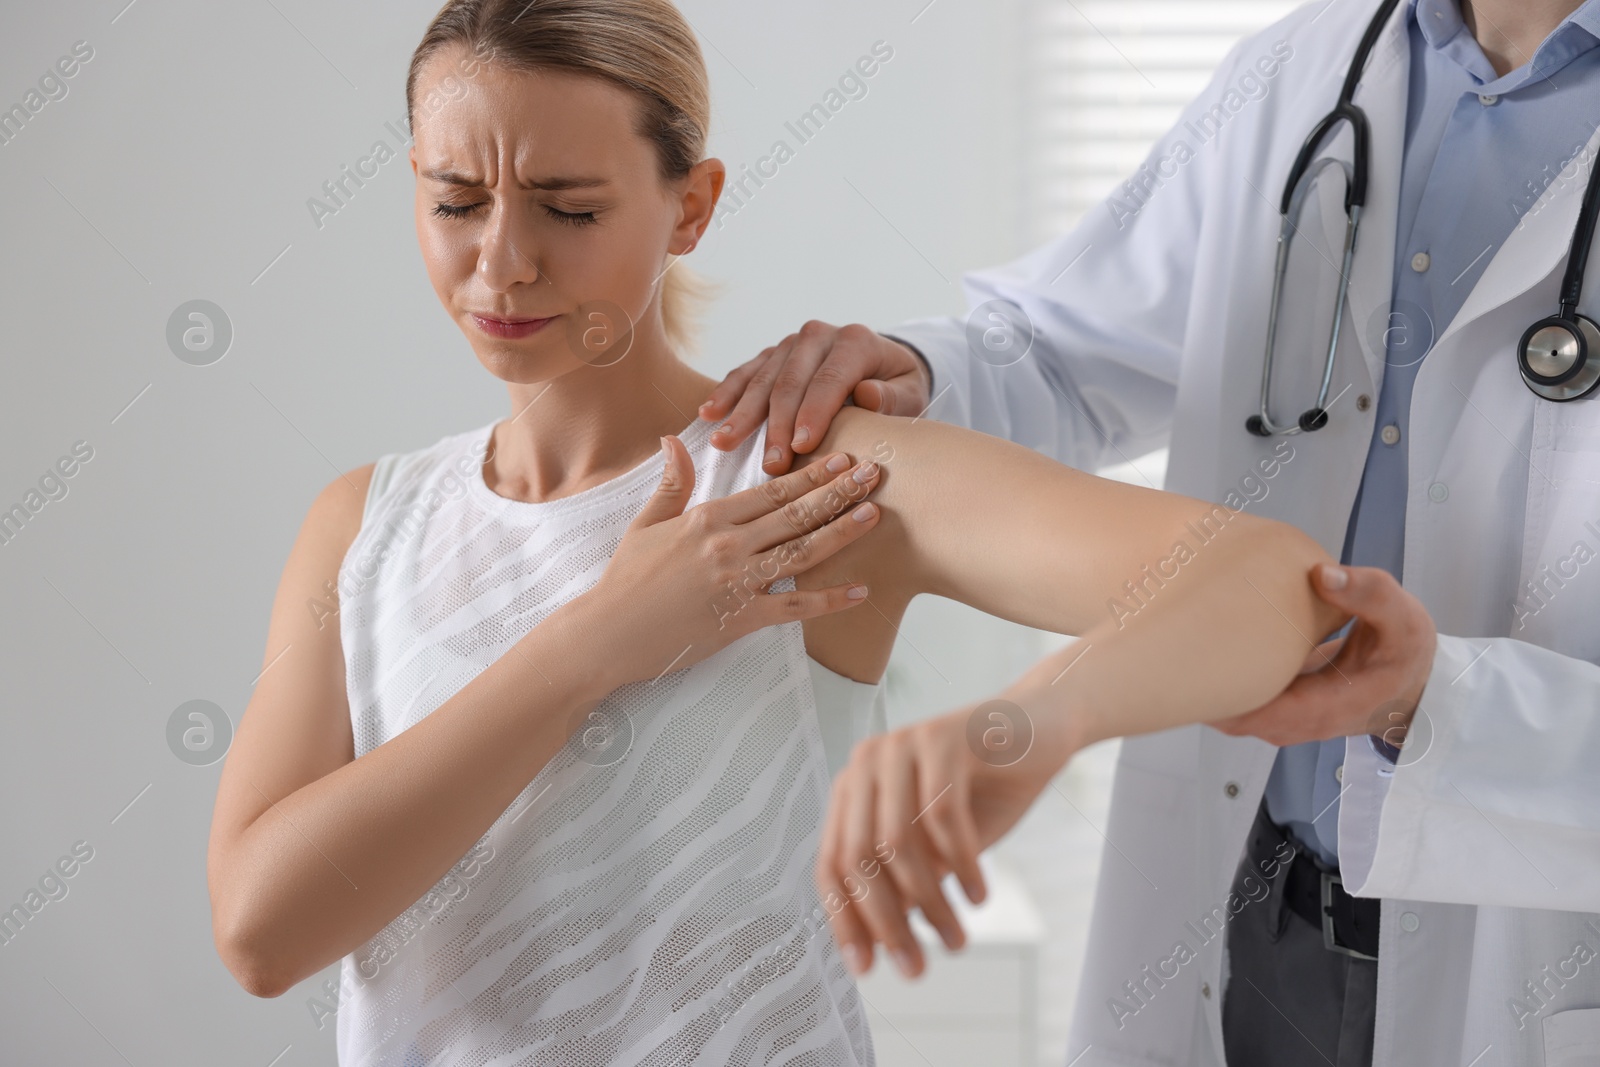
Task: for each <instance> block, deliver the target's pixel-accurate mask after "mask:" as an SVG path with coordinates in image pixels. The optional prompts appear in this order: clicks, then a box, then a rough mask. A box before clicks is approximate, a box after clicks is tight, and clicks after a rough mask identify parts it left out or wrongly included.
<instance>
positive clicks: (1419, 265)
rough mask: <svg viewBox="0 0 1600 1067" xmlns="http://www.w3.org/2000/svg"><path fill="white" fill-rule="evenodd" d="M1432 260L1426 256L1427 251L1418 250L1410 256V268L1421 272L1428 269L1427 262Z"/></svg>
mask: <svg viewBox="0 0 1600 1067" xmlns="http://www.w3.org/2000/svg"><path fill="white" fill-rule="evenodd" d="M1432 262H1433V260H1432V259H1430V258H1428V253H1426V252H1418V253H1417V254H1416V255H1414V256H1412V257H1411V269H1412V270H1414V271H1416V272H1417V273H1418V274H1421V273H1422V272H1423V271H1425V270H1427V269H1428V264H1430V263H1432Z"/></svg>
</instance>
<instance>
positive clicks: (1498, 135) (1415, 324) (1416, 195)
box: [1265, 0, 1600, 865]
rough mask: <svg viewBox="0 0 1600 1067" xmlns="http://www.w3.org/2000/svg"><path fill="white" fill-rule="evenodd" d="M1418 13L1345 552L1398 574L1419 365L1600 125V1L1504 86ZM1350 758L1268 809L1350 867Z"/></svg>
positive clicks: (1320, 750) (1413, 4)
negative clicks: (1346, 828)
mask: <svg viewBox="0 0 1600 1067" xmlns="http://www.w3.org/2000/svg"><path fill="white" fill-rule="evenodd" d="M1407 6H1408V12H1407V24H1408V33H1409V35H1410V46H1411V79H1410V87H1409V92H1410V97H1409V103H1408V107H1407V111H1406V133H1405V155H1404V158H1403V161H1402V169H1401V177H1400V202H1399V214H1398V218H1397V221H1396V228H1395V238H1396V240H1395V257H1394V258H1395V262H1394V296H1393V302H1392V305H1391V307H1392V311H1391V314H1390V318H1389V330H1388V334H1387V341H1388V344H1387V355H1386V360H1385V367H1384V373H1383V383H1382V387H1381V388H1380V389H1379V391H1378V406H1377V419H1376V420H1375V421H1374V424H1373V436H1372V443H1371V445H1370V446H1369V449H1368V452H1367V464H1366V467H1365V469H1364V471H1363V473H1362V477H1361V488H1360V489H1359V491H1358V492H1357V494H1356V501H1355V507H1354V510H1353V511H1352V513H1351V516H1350V525H1349V527H1348V529H1347V531H1346V534H1345V542H1344V551H1343V555H1342V559H1343V562H1345V563H1347V564H1351V565H1354V566H1365V567H1382V568H1383V569H1384V570H1386V571H1388V572H1389V573H1390V574H1392V575H1394V576H1395V577H1396V578H1397V579H1399V578H1403V575H1402V574H1401V573H1400V571H1401V561H1402V559H1403V550H1404V544H1405V518H1406V437H1407V432H1408V428H1409V413H1410V407H1411V387H1412V383H1413V382H1415V380H1416V375H1417V368H1418V367H1419V366H1420V365H1421V363H1422V360H1423V358H1424V357H1425V356H1426V355H1427V353H1428V350H1429V349H1430V348H1431V347H1432V345H1433V342H1434V340H1436V339H1437V338H1438V337H1439V335H1440V334H1441V333H1443V332H1444V329H1445V327H1446V326H1448V325H1449V323H1450V320H1451V319H1452V318H1453V317H1454V316H1455V314H1456V312H1457V311H1458V310H1460V308H1461V305H1462V304H1463V303H1464V302H1465V301H1466V299H1467V294H1468V293H1469V292H1471V291H1472V287H1473V285H1474V284H1476V282H1477V280H1478V278H1479V276H1480V275H1482V273H1483V271H1484V269H1485V268H1486V267H1487V266H1488V264H1489V260H1490V259H1492V258H1493V257H1494V254H1495V251H1496V250H1497V249H1498V248H1499V247H1500V245H1501V244H1502V243H1504V241H1505V239H1506V238H1507V237H1508V236H1510V234H1511V232H1512V230H1513V229H1514V228H1515V227H1516V224H1517V222H1518V220H1519V219H1520V218H1521V217H1522V215H1523V213H1524V212H1526V211H1527V209H1528V208H1530V207H1532V206H1533V204H1534V202H1535V201H1537V200H1538V199H1539V196H1540V194H1541V193H1543V192H1544V190H1545V188H1546V187H1547V186H1548V185H1549V184H1550V182H1551V181H1552V180H1553V179H1554V178H1555V177H1556V175H1557V174H1559V173H1560V171H1561V169H1562V167H1563V166H1564V165H1565V164H1566V162H1567V161H1568V160H1569V159H1571V158H1572V157H1573V156H1575V155H1576V154H1577V153H1578V152H1580V151H1581V150H1582V149H1583V148H1584V146H1585V145H1586V144H1587V143H1588V141H1589V139H1590V136H1591V135H1592V134H1593V133H1594V132H1595V129H1596V127H1597V126H1600V48H1596V46H1597V45H1600V0H1588V2H1586V3H1585V4H1584V5H1583V6H1582V7H1580V8H1579V9H1578V10H1577V11H1575V12H1573V13H1572V15H1571V16H1569V17H1568V18H1567V19H1566V20H1565V21H1564V22H1562V24H1561V25H1560V26H1558V27H1557V28H1556V30H1555V31H1554V32H1553V33H1551V34H1550V36H1549V37H1547V38H1545V40H1544V42H1543V43H1542V44H1541V45H1540V46H1539V47H1538V49H1537V50H1535V52H1534V54H1533V56H1532V57H1531V59H1530V58H1525V57H1514V59H1520V60H1522V61H1521V62H1520V63H1519V65H1518V66H1517V68H1516V69H1515V70H1513V71H1511V72H1510V73H1509V74H1507V75H1506V76H1505V77H1500V76H1499V75H1497V74H1496V73H1495V71H1494V68H1493V67H1492V66H1490V64H1489V61H1488V59H1487V58H1485V56H1484V54H1483V51H1482V49H1481V48H1479V47H1478V42H1477V41H1476V40H1475V39H1474V37H1473V35H1472V32H1471V31H1470V30H1469V29H1468V28H1467V26H1466V24H1465V23H1464V22H1463V21H1462V18H1461V11H1460V8H1459V7H1458V6H1457V3H1456V0H1409V2H1408V5H1407ZM1367 106H1368V107H1373V106H1379V107H1381V106H1388V105H1385V104H1381V103H1380V104H1368V105H1367ZM1592 310H1593V309H1591V312H1592ZM1555 311H1556V308H1555V307H1554V306H1553V305H1552V306H1551V308H1550V309H1549V312H1550V314H1554V313H1555ZM1506 358H1507V359H1510V358H1511V355H1510V353H1507V355H1506ZM1344 755H1345V742H1344V739H1343V738H1338V739H1335V740H1332V741H1310V742H1306V743H1305V744H1300V745H1292V746H1289V747H1287V748H1284V749H1281V750H1280V751H1279V752H1278V757H1277V760H1276V761H1275V762H1274V763H1273V767H1272V775H1271V777H1270V778H1268V780H1267V791H1266V798H1265V799H1266V805H1267V814H1268V815H1270V816H1271V817H1272V819H1273V821H1274V822H1277V823H1278V824H1280V825H1283V826H1286V827H1287V828H1288V829H1289V831H1290V833H1291V834H1292V835H1293V836H1294V837H1295V838H1296V839H1297V840H1298V841H1299V842H1300V843H1301V844H1302V845H1305V846H1307V847H1309V848H1311V850H1312V851H1313V852H1315V853H1316V854H1317V855H1319V856H1320V857H1321V858H1322V859H1323V860H1324V861H1325V862H1326V863H1328V864H1330V865H1336V864H1337V863H1338V837H1339V834H1338V829H1339V796H1340V792H1341V782H1340V774H1341V773H1342V772H1341V770H1340V768H1341V765H1342V764H1343V763H1344Z"/></svg>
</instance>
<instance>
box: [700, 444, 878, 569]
mask: <svg viewBox="0 0 1600 1067" xmlns="http://www.w3.org/2000/svg"><path fill="white" fill-rule="evenodd" d="M855 466H856V464H855V463H854V461H853V460H851V458H850V456H849V454H847V453H844V452H834V453H832V454H831V455H829V456H828V458H827V459H825V460H823V461H822V462H821V463H808V464H807V465H806V466H804V467H801V468H800V469H799V470H797V471H790V472H789V473H788V474H780V475H779V476H778V477H776V478H773V479H772V480H771V481H766V482H762V483H761V484H760V485H752V486H751V487H750V488H748V489H741V490H740V491H739V492H737V493H734V494H732V495H731V496H725V497H719V498H718V499H716V500H708V501H706V502H705V503H704V504H701V505H700V506H701V507H703V508H705V509H707V513H708V514H709V515H710V516H711V517H712V518H714V519H715V520H716V521H718V522H720V523H727V524H730V525H735V526H742V525H745V524H747V523H753V522H756V521H757V520H759V519H762V518H765V517H767V516H769V515H771V514H773V513H774V512H781V511H782V510H783V508H785V507H786V506H788V505H789V504H792V503H794V502H796V501H798V500H801V499H804V498H805V497H806V496H807V495H808V494H813V493H817V490H819V489H820V490H826V489H828V488H829V487H830V486H834V485H839V484H842V482H843V479H845V478H847V477H849V476H850V474H851V473H852V468H853V467H855ZM824 495H825V494H818V495H817V496H814V497H813V498H812V500H813V504H814V503H815V502H816V501H820V500H822V499H823V497H824ZM858 495H859V494H858ZM806 510H808V511H809V510H815V508H814V507H813V505H810V504H808V505H806ZM835 514H837V512H835ZM824 521H826V520H824ZM776 525H777V527H778V529H779V530H780V531H783V532H782V533H781V534H780V535H775V536H772V537H771V538H770V539H769V540H767V541H766V542H765V543H762V544H759V545H753V546H752V549H751V550H752V551H758V550H759V549H762V548H770V547H772V546H773V545H775V544H777V543H778V542H780V541H784V540H787V539H788V538H790V537H793V536H794V535H795V533H797V532H798V531H797V530H796V529H795V528H794V527H793V526H789V527H784V526H783V524H782V523H781V522H780V523H778V524H776Z"/></svg>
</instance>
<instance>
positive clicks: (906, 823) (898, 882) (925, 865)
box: [877, 745, 965, 970]
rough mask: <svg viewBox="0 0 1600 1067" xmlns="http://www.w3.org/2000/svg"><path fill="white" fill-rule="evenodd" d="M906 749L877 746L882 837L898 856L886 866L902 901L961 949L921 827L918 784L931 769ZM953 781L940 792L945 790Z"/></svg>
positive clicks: (958, 928)
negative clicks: (918, 912) (920, 913)
mask: <svg viewBox="0 0 1600 1067" xmlns="http://www.w3.org/2000/svg"><path fill="white" fill-rule="evenodd" d="M907 747H909V746H890V745H885V746H883V747H882V748H880V749H879V757H878V780H879V783H880V785H879V788H878V793H877V796H878V836H879V837H880V838H881V839H882V840H883V841H885V842H886V843H887V844H888V847H889V849H890V850H892V852H891V854H892V855H893V857H894V859H893V861H892V862H890V863H886V864H884V865H883V869H884V871H885V872H887V874H888V876H889V877H890V878H891V879H892V880H893V881H894V885H895V888H896V889H897V890H898V891H899V896H900V900H901V901H902V903H903V904H904V905H905V906H907V907H910V906H913V905H914V906H916V907H917V908H919V909H921V911H922V915H923V917H924V918H926V919H927V920H928V922H929V923H931V924H932V926H933V928H934V929H935V930H937V931H938V932H939V937H940V938H941V939H942V940H943V941H944V943H945V947H946V948H950V949H958V948H960V947H961V946H962V944H963V943H964V942H965V938H964V936H963V934H962V930H961V923H960V922H959V921H958V920H957V919H956V916H955V912H953V911H951V910H950V903H949V901H947V900H945V897H944V891H943V890H942V889H941V888H940V886H939V877H940V875H939V871H938V867H937V864H936V863H934V862H932V861H933V857H932V855H931V850H930V849H929V848H928V847H927V839H926V837H925V834H924V830H923V829H922V828H921V827H919V826H918V823H919V822H920V821H921V820H922V819H923V818H925V816H926V811H927V809H926V803H927V802H926V801H923V800H922V799H921V796H922V795H923V794H926V793H928V792H929V790H928V789H926V788H921V787H920V786H919V782H920V781H921V780H922V779H923V778H925V777H927V772H928V770H929V768H928V767H927V766H926V765H925V764H924V763H923V762H922V761H920V760H918V759H916V758H913V756H912V753H910V752H908V751H906V748H907ZM930 784H931V783H930ZM952 784H953V783H947V784H946V785H945V786H943V787H942V788H941V789H940V790H939V791H938V792H942V791H947V790H948V789H949V788H950V786H951V785H952ZM935 795H938V794H937V792H935ZM918 969H919V970H920V968H918Z"/></svg>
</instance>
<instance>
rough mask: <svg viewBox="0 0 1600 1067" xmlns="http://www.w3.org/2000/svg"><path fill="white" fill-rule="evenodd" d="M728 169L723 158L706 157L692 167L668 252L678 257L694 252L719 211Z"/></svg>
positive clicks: (686, 178) (684, 185) (684, 180)
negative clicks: (717, 210) (717, 209)
mask: <svg viewBox="0 0 1600 1067" xmlns="http://www.w3.org/2000/svg"><path fill="white" fill-rule="evenodd" d="M727 175H728V168H726V167H724V166H723V165H722V160H720V159H702V160H701V161H700V162H698V163H696V164H695V165H694V166H693V167H691V168H690V170H689V173H688V174H687V175H685V176H684V179H683V192H682V195H681V198H680V200H679V202H678V206H679V215H678V225H677V226H676V227H674V229H673V231H672V240H671V241H670V242H669V243H668V245H667V251H668V252H670V253H672V254H673V255H675V256H682V255H687V254H688V253H690V252H692V251H694V246H695V245H697V244H699V243H700V238H701V236H703V235H704V234H705V232H706V227H707V226H709V225H711V220H712V218H713V217H714V216H715V214H716V208H717V201H718V200H719V199H721V197H722V184H723V182H724V180H726V178H727Z"/></svg>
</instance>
